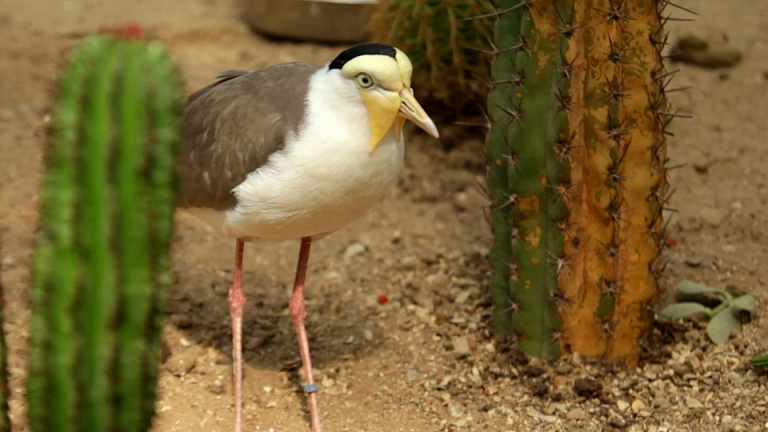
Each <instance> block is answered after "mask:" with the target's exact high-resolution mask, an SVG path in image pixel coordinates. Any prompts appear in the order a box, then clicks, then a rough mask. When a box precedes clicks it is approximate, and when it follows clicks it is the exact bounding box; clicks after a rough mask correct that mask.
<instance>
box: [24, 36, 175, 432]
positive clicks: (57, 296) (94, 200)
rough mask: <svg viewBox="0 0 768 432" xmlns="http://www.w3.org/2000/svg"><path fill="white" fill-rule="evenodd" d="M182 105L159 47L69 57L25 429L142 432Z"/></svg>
mask: <svg viewBox="0 0 768 432" xmlns="http://www.w3.org/2000/svg"><path fill="white" fill-rule="evenodd" d="M182 103H183V90H182V86H181V80H180V78H179V74H178V72H177V70H176V68H175V67H174V66H173V65H172V64H171V62H170V61H169V59H168V57H167V55H166V53H165V51H164V49H163V48H162V47H161V46H159V45H158V44H156V43H144V42H139V41H117V40H114V39H111V38H106V37H98V38H92V39H90V40H88V41H87V42H86V43H84V44H83V45H81V46H79V47H77V48H76V49H74V51H73V52H72V53H71V56H70V59H69V62H68V66H67V68H66V69H65V70H64V72H63V75H62V77H61V81H60V83H59V93H58V100H57V103H56V106H55V117H54V120H53V129H54V130H53V136H52V139H51V143H50V147H49V148H48V151H47V155H46V158H47V160H46V162H47V172H46V175H45V178H44V182H43V189H42V192H41V203H42V208H41V216H40V228H39V234H38V246H37V250H36V253H35V261H34V269H33V283H32V302H33V306H32V329H31V345H32V347H31V359H30V376H29V384H28V399H29V405H28V406H29V421H30V425H31V427H32V430H34V431H37V432H43V431H45V432H57V431H71V432H79V431H89V432H98V431H146V430H148V429H149V427H150V425H151V420H152V416H153V414H154V400H155V391H156V385H157V368H158V366H159V350H160V343H161V341H160V330H161V323H162V321H161V320H162V316H163V314H164V305H165V298H166V291H167V289H168V287H169V286H170V285H171V283H172V270H171V263H170V255H169V253H170V250H169V249H170V242H171V235H172V228H173V212H174V207H175V201H176V174H175V171H174V165H173V161H174V157H175V151H176V148H177V144H178V142H179V137H180V131H179V128H180V120H179V118H180V117H179V116H180V112H181V109H182Z"/></svg>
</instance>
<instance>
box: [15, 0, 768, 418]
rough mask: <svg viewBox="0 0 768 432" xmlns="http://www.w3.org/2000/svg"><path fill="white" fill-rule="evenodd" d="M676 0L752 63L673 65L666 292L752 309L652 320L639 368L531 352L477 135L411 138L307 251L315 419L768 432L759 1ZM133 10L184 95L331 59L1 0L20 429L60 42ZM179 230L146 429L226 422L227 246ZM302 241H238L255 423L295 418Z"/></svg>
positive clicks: (118, 6) (61, 4)
mask: <svg viewBox="0 0 768 432" xmlns="http://www.w3.org/2000/svg"><path fill="white" fill-rule="evenodd" d="M686 6H688V7H690V8H694V9H696V10H697V11H698V12H699V14H700V17H699V18H698V20H697V21H696V22H694V23H672V24H671V26H670V30H671V33H672V40H674V39H675V37H677V36H679V35H680V34H681V33H682V32H683V31H688V30H691V31H697V32H704V33H705V32H708V31H712V30H715V31H722V32H725V33H726V34H727V36H728V38H729V41H730V44H731V46H733V47H736V48H737V49H739V50H741V51H742V53H743V56H744V59H743V61H742V62H741V63H740V64H739V65H737V66H735V67H733V68H730V69H723V70H716V71H713V70H707V69H700V68H696V67H693V66H687V65H684V64H680V65H670V68H673V69H674V68H678V67H679V69H680V72H679V73H678V74H677V78H676V82H675V84H676V85H677V86H681V87H685V86H693V87H692V89H690V90H688V91H685V92H676V93H673V94H672V102H673V103H674V104H675V106H676V107H677V108H679V109H680V110H681V112H682V113H685V114H690V115H693V116H694V119H693V120H682V121H678V122H676V123H675V124H674V126H673V127H672V130H673V131H674V133H675V137H673V138H672V139H671V140H670V157H671V165H680V164H684V165H683V166H682V167H681V168H679V169H676V170H675V171H674V172H673V173H672V175H671V183H672V185H673V188H676V193H675V195H674V197H673V199H672V203H671V206H672V207H674V208H675V209H677V212H675V213H674V214H673V215H672V222H671V224H670V235H671V236H672V237H673V238H674V239H675V240H676V241H677V245H676V246H674V247H672V248H670V250H668V252H667V254H666V257H667V259H668V260H669V266H668V270H667V272H666V285H667V286H668V287H672V286H674V284H676V283H677V282H679V281H680V280H682V279H686V278H688V279H693V280H698V281H702V282H705V283H708V284H710V285H715V286H720V287H725V286H727V285H733V286H735V287H737V288H739V289H742V290H744V291H746V292H749V293H752V294H754V295H755V296H756V297H757V298H758V302H759V312H758V314H757V315H756V317H755V318H754V319H753V321H752V323H751V324H749V325H747V326H746V328H745V333H744V335H742V336H740V337H738V338H736V339H734V340H732V341H731V342H729V343H728V344H727V345H725V346H723V347H717V348H715V347H714V346H712V345H711V344H709V343H708V342H707V341H706V339H705V337H704V336H703V335H702V332H701V331H700V330H699V329H696V328H693V327H691V326H690V325H680V326H657V328H656V329H655V331H654V345H653V347H654V348H653V350H652V352H651V353H649V354H653V355H649V356H647V362H646V363H645V364H644V366H643V367H642V368H639V369H637V370H635V371H612V372H611V371H605V370H601V368H599V367H597V366H595V365H591V364H587V363H586V362H584V361H582V360H581V359H579V358H578V357H571V358H567V359H563V360H562V361H561V362H559V363H558V364H556V365H553V366H548V365H540V364H539V363H538V362H536V361H532V362H530V363H527V362H526V360H525V359H521V358H519V356H517V355H515V353H514V352H510V351H509V350H508V349H506V348H505V347H504V346H503V344H502V343H500V342H498V341H494V339H493V338H492V337H491V333H490V330H489V328H488V323H487V319H488V315H489V311H490V309H489V304H488V300H487V294H486V292H487V291H486V282H485V281H486V277H487V274H488V268H487V265H486V255H487V246H488V243H489V241H488V240H489V234H488V228H487V226H486V223H485V222H484V218H483V211H482V206H483V205H484V203H485V201H484V199H483V198H482V196H481V194H480V193H479V192H478V188H477V181H478V179H480V180H482V177H483V174H484V165H483V159H482V154H481V151H480V149H481V147H482V136H481V135H479V134H478V135H477V136H476V137H474V138H471V139H468V140H466V141H464V142H461V143H459V144H458V145H456V146H454V147H453V148H451V149H449V150H447V149H445V147H446V146H445V145H443V144H441V143H440V142H437V141H435V140H432V139H428V138H426V137H424V136H422V135H415V136H413V137H412V139H411V141H410V145H409V148H408V151H407V155H406V165H407V167H406V169H405V171H404V172H403V174H402V177H401V181H400V183H399V185H398V187H397V188H396V189H394V190H392V192H391V194H390V195H389V197H388V198H387V200H386V201H385V202H384V203H382V204H381V205H379V206H378V207H376V208H375V209H374V210H373V211H371V212H370V213H369V214H368V216H366V217H365V218H363V219H362V220H360V221H358V222H356V223H353V224H352V225H350V226H349V227H347V228H345V229H343V230H342V231H340V232H338V233H336V234H334V235H332V236H330V237H328V238H327V239H325V240H323V241H321V242H319V243H317V244H316V245H315V246H314V248H313V250H312V256H311V260H310V269H309V274H308V284H309V288H308V307H309V318H308V327H309V333H310V335H311V337H310V338H311V340H310V344H311V346H312V349H313V356H314V360H315V362H316V369H317V370H316V374H317V376H318V377H319V382H320V384H321V393H320V405H321V412H322V415H323V418H324V424H325V426H326V430H327V431H368V432H379V431H381V432H384V431H387V432H394V431H454V430H488V431H543V430H547V431H555V430H563V431H582V430H585V431H586V430H589V431H601V430H631V431H675V432H678V431H764V430H766V428H768V425H767V424H766V421H768V392H766V391H765V384H766V378H765V377H759V376H756V375H755V374H754V373H753V372H751V371H750V370H749V368H748V367H747V366H746V364H747V361H748V359H749V358H750V357H751V356H752V355H755V354H766V353H768V327H767V326H766V318H765V316H764V315H765V314H764V311H765V306H764V305H765V304H768V294H767V293H766V290H765V287H766V283H767V282H768V270H767V269H766V266H765V263H766V262H768V228H767V226H768V213H767V212H766V210H768V176H767V175H766V170H765V166H764V164H765V161H766V160H768V146H766V143H765V137H766V136H768V116H766V113H765V112H766V111H765V107H766V104H765V99H766V96H768V42H766V39H765V34H767V33H768V3H764V2H762V3H761V2H747V1H745V0H737V1H731V2H721V1H715V0H699V1H696V2H690V1H689V2H686ZM126 21H136V22H138V23H140V24H141V25H142V26H143V27H144V28H145V29H146V31H147V33H148V35H149V36H150V37H152V38H157V39H159V40H161V41H163V42H164V43H165V44H166V45H167V46H168V48H169V50H170V52H171V54H172V56H173V58H174V59H175V60H176V61H177V62H178V63H179V65H180V66H181V69H182V71H183V74H184V77H185V80H186V85H187V89H188V90H189V91H192V90H194V89H196V88H199V87H201V86H203V85H205V84H207V83H208V82H210V80H211V79H212V78H213V77H214V76H215V74H216V73H217V72H218V71H220V70H222V69H229V68H245V69H255V68H259V67H263V66H266V65H269V64H273V63H280V62H286V61H294V60H301V61H310V62H317V63H324V62H327V61H329V60H330V59H332V58H333V57H334V56H335V54H336V53H337V52H338V51H339V50H340V47H333V46H322V45H315V44H297V43H289V42H277V41H271V40H267V39H264V38H262V37H260V36H257V35H254V34H252V33H251V32H250V31H249V30H248V29H247V27H246V26H245V25H244V24H243V23H242V22H241V20H240V19H239V17H238V8H237V4H236V3H235V2H234V1H233V0H195V1H184V2H182V1H173V0H157V1H153V2H150V1H137V2H121V1H116V0H106V1H95V0H92V1H84V0H83V1H67V0H65V1H54V0H28V1H24V2H21V1H13V0H0V178H1V179H2V180H0V181H1V182H2V183H0V184H2V187H0V235H1V236H2V245H3V248H2V253H1V255H0V263H1V265H2V282H3V284H4V287H5V290H6V305H7V312H6V323H5V330H6V332H7V334H8V339H9V340H8V343H9V346H10V351H11V358H10V372H11V378H12V381H11V390H12V401H11V408H12V418H13V425H14V430H16V431H26V430H28V429H27V426H26V423H25V420H24V416H25V403H24V402H23V396H24V392H25V390H24V379H25V361H26V353H27V346H26V341H27V338H28V330H27V325H28V316H29V312H28V306H27V305H28V300H29V298H28V293H27V287H28V283H29V267H30V262H31V257H32V250H33V245H34V237H33V233H34V229H35V224H36V209H37V205H38V203H37V196H38V193H37V191H38V187H39V182H40V178H41V160H42V147H43V143H44V132H43V128H44V126H45V121H46V115H47V109H48V107H49V105H50V95H51V89H52V88H53V85H54V83H55V79H56V74H57V71H58V70H59V65H60V64H61V62H62V54H63V53H64V52H65V49H66V48H67V47H69V46H71V45H73V44H75V43H77V42H78V41H80V40H81V39H82V37H83V35H84V34H87V33H89V32H93V31H95V30H96V29H97V28H98V27H99V26H101V25H114V24H121V23H124V22H126ZM417 73H418V71H417ZM177 222H178V223H177V225H178V230H177V238H176V241H175V256H176V259H175V265H176V270H177V273H178V275H179V280H178V283H177V284H176V286H175V287H174V291H173V294H172V299H171V303H170V305H169V321H168V325H167V326H166V329H165V340H166V344H167V347H168V353H167V354H168V355H167V358H166V361H165V363H164V364H163V367H162V375H161V382H160V400H159V405H158V416H157V419H156V424H155V427H154V429H153V430H154V431H155V432H171V431H189V430H205V431H227V430H230V429H231V419H232V399H231V379H230V366H229V364H230V363H229V362H230V355H229V353H230V350H231V342H230V341H229V337H230V333H229V318H228V304H227V297H226V292H227V289H228V285H229V283H230V281H231V275H232V273H231V266H232V261H233V255H234V242H233V241H230V240H226V239H222V238H219V237H216V236H215V235H214V234H213V233H212V232H211V231H210V230H209V229H208V228H207V227H205V226H204V225H201V224H200V223H198V222H197V221H195V220H193V219H191V218H189V217H186V216H184V215H179V217H178V218H177ZM297 251H298V243H297V242H284V243H264V244H252V245H248V246H247V248H246V256H245V262H246V263H245V266H246V270H245V287H246V288H245V289H246V292H247V294H248V299H249V303H248V305H247V307H246V321H245V328H246V352H245V358H246V360H247V365H246V377H245V394H246V407H245V415H246V428H247V430H249V431H275V432H280V431H289V430H308V429H309V428H308V415H307V413H306V404H305V401H304V396H303V395H302V394H300V393H299V392H297V390H298V388H299V384H300V383H301V379H300V376H299V373H298V370H299V369H298V368H299V366H300V360H299V357H298V349H297V347H296V343H295V340H294V335H293V329H292V325H291V321H290V316H289V314H288V309H287V301H288V292H289V290H290V283H291V282H292V275H293V268H294V265H295V260H296V255H297ZM381 295H386V296H388V298H389V302H388V303H387V304H386V305H382V304H380V303H379V302H378V299H379V297H380V296H381ZM669 298H670V296H669V294H667V295H666V296H665V299H666V301H668V300H669ZM583 379H588V381H583ZM580 380H581V381H580ZM589 380H591V381H589ZM577 382H578V383H577ZM585 382H586V383H587V384H586V385H585V384H584V383H585Z"/></svg>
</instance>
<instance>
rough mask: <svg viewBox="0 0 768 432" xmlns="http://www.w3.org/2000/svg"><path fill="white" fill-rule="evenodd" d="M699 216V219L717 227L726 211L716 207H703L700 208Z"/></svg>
mask: <svg viewBox="0 0 768 432" xmlns="http://www.w3.org/2000/svg"><path fill="white" fill-rule="evenodd" d="M699 216H701V219H702V220H703V221H704V222H706V223H708V224H709V225H711V226H713V227H718V226H720V224H721V223H723V219H725V216H726V212H725V211H723V210H721V209H716V208H705V209H702V210H701V212H700V213H699Z"/></svg>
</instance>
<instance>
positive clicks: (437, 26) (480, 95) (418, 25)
mask: <svg viewBox="0 0 768 432" xmlns="http://www.w3.org/2000/svg"><path fill="white" fill-rule="evenodd" d="M492 11H493V8H492V6H491V1H490V0H453V1H450V2H445V1H439V0H381V1H379V5H378V9H377V11H376V13H375V14H374V16H373V18H372V24H371V27H372V31H371V33H372V38H373V40H374V41H376V42H383V43H389V44H391V45H394V46H396V47H398V48H400V49H402V50H403V51H405V52H407V53H408V57H409V58H410V59H411V61H412V62H413V67H414V69H415V70H418V71H419V73H418V74H414V75H413V78H414V83H413V88H414V89H415V90H416V91H417V92H418V97H419V101H421V102H422V105H425V106H432V107H433V109H432V111H439V112H442V113H445V114H447V115H449V116H451V117H457V116H458V115H459V114H461V113H462V111H464V110H467V109H470V110H477V108H478V107H479V106H480V105H481V104H482V102H483V101H484V99H485V97H486V95H487V93H488V89H487V86H485V85H484V82H485V81H487V80H488V77H489V74H488V61H487V55H488V52H490V49H491V43H490V42H491V37H492V36H491V27H490V26H488V24H487V22H488V21H487V20H483V19H477V17H479V16H482V15H484V14H488V13H491V12H492ZM436 108H438V109H436ZM427 111H430V110H427Z"/></svg>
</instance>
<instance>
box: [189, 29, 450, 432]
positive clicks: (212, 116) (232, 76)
mask: <svg viewBox="0 0 768 432" xmlns="http://www.w3.org/2000/svg"><path fill="white" fill-rule="evenodd" d="M412 73H413V65H412V63H411V61H410V59H409V58H408V56H407V55H406V54H405V53H404V52H403V51H401V50H400V49H398V48H396V47H393V46H391V45H385V44H379V43H366V44H361V45H356V46H353V47H350V48H348V49H345V50H343V51H342V52H341V53H339V54H338V55H337V56H336V57H335V58H334V59H333V60H332V61H330V62H329V63H327V64H325V65H315V64H308V63H300V62H294V63H283V64H278V65H274V66H270V67H266V68H264V69H260V70H257V71H254V72H248V71H243V70H225V71H224V72H222V73H221V74H220V75H218V76H217V77H216V80H215V81H214V82H213V83H212V84H210V85H208V86H206V87H203V88H202V89H200V90H198V91H196V92H194V93H192V94H191V95H190V96H189V98H188V99H187V103H186V106H185V108H184V116H183V126H184V139H183V143H182V145H181V148H180V150H179V153H178V160H177V162H178V173H179V180H180V184H181V198H180V207H181V208H182V209H183V210H185V211H187V212H188V213H191V214H192V215H194V216H196V217H198V218H199V219H201V220H203V221H204V222H206V223H208V224H209V225H210V226H211V227H212V229H213V230H214V231H216V232H217V233H219V234H221V235H223V236H225V237H229V238H232V239H234V240H235V263H234V272H233V279H232V285H231V287H230V289H229V303H230V314H231V319H232V354H233V355H232V357H233V388H234V410H235V414H234V416H235V419H234V430H235V432H242V431H243V419H242V406H243V402H242V368H243V360H242V324H243V309H244V306H245V302H246V297H245V293H244V291H243V287H242V266H243V252H244V245H245V243H246V242H251V241H270V240H287V239H295V240H299V258H298V263H297V266H296V274H295V279H294V286H293V291H292V294H291V297H290V300H289V309H290V312H291V318H292V321H293V325H294V328H295V330H296V335H297V339H298V343H299V351H300V354H301V360H302V364H303V369H304V381H305V384H304V387H303V390H304V392H305V393H306V394H307V397H308V400H307V404H308V407H309V411H310V422H311V424H310V426H311V430H312V432H321V431H322V425H321V422H320V416H319V411H318V406H317V391H318V386H317V384H316V383H315V381H314V377H313V374H312V360H311V357H310V351H309V343H308V341H307V332H306V328H305V317H306V314H307V311H306V306H305V304H304V283H305V277H306V270H307V261H308V259H309V250H310V245H311V244H312V242H313V241H315V240H317V239H320V238H322V237H324V236H326V235H328V234H330V233H333V232H335V231H337V230H338V229H340V228H342V227H343V226H344V225H346V224H348V223H350V222H352V221H353V220H355V219H358V218H359V217H361V216H362V215H363V214H365V213H366V211H368V210H369V209H370V208H371V207H372V206H374V205H375V204H376V203H377V202H379V201H381V200H382V198H384V196H385V194H386V193H387V191H388V190H389V189H390V188H391V187H392V186H393V185H394V184H395V183H396V181H397V178H398V173H399V171H400V170H401V168H402V166H403V157H404V156H403V155H404V135H403V128H404V125H405V122H406V121H411V122H413V123H414V124H415V125H416V126H418V127H419V128H421V129H422V130H424V131H425V132H426V133H427V134H429V135H431V136H432V137H434V138H439V132H438V129H437V127H436V126H435V123H434V121H433V120H432V119H431V118H430V117H429V115H428V114H427V113H426V112H425V111H424V109H423V108H422V106H421V105H420V104H419V102H418V100H417V99H416V97H415V96H414V90H413V88H411V76H412Z"/></svg>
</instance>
